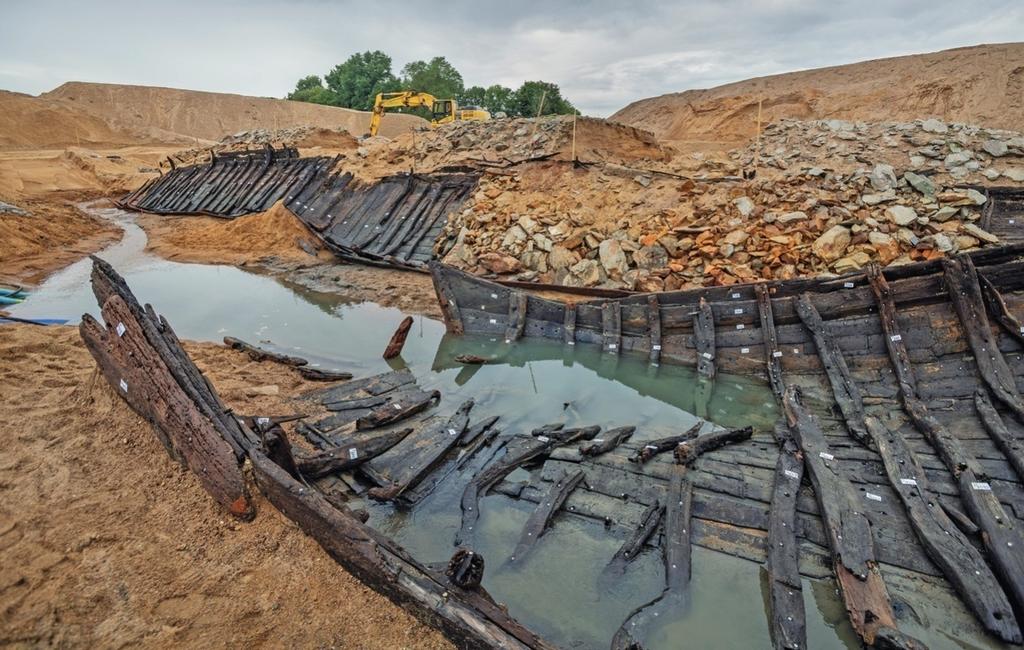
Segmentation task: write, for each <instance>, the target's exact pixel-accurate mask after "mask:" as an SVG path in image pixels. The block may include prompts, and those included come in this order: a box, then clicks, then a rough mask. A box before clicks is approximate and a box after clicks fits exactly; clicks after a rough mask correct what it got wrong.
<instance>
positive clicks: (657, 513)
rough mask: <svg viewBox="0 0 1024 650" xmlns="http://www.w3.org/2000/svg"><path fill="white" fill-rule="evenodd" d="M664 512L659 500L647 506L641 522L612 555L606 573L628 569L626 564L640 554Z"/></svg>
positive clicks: (612, 573)
mask: <svg viewBox="0 0 1024 650" xmlns="http://www.w3.org/2000/svg"><path fill="white" fill-rule="evenodd" d="M664 514H665V507H664V506H663V505H662V504H661V503H659V502H658V501H655V502H654V503H652V504H651V505H649V506H647V509H645V510H644V513H643V515H641V517H640V523H639V524H638V525H637V527H636V528H635V529H634V530H633V532H632V534H631V535H630V536H629V537H628V538H627V539H626V541H625V542H623V543H622V546H620V547H619V550H617V551H615V555H613V556H612V559H611V560H610V561H609V562H608V565H607V566H605V568H604V573H606V574H611V575H616V574H621V573H623V572H624V571H625V570H626V565H628V564H629V563H630V562H632V561H633V560H634V559H635V558H636V556H637V555H639V554H640V551H641V550H643V547H644V544H646V543H647V540H649V539H650V538H651V536H652V535H653V534H654V531H656V530H657V529H658V524H660V523H661V518H662V516H663V515H664Z"/></svg>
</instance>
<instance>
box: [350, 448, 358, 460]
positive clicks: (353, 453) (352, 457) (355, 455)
mask: <svg viewBox="0 0 1024 650" xmlns="http://www.w3.org/2000/svg"><path fill="white" fill-rule="evenodd" d="M348 457H349V459H350V460H356V459H358V458H359V450H358V449H356V448H355V447H349V450H348Z"/></svg>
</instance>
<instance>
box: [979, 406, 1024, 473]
mask: <svg viewBox="0 0 1024 650" xmlns="http://www.w3.org/2000/svg"><path fill="white" fill-rule="evenodd" d="M974 406H975V409H976V410H977V411H978V416H979V417H980V418H981V422H982V424H984V425H985V430H986V431H988V435H989V437H991V438H992V440H993V442H995V443H996V446H997V447H999V450H1000V451H1002V452H1003V454H1004V455H1005V456H1006V460H1007V461H1009V463H1010V465H1011V466H1012V467H1013V469H1014V471H1015V472H1017V478H1018V479H1020V480H1021V481H1024V441H1022V440H1021V439H1020V438H1018V437H1017V436H1015V435H1014V434H1012V433H1010V430H1009V429H1008V428H1007V427H1006V424H1005V423H1004V422H1003V418H1002V416H1001V415H999V411H997V410H996V407H995V404H993V403H992V400H991V399H990V398H989V396H988V390H987V389H986V388H985V387H984V386H978V388H977V390H975V391H974Z"/></svg>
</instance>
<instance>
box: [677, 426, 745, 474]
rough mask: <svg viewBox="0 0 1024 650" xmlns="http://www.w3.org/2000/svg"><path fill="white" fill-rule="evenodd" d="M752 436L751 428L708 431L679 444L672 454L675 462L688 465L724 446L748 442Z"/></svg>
mask: <svg viewBox="0 0 1024 650" xmlns="http://www.w3.org/2000/svg"><path fill="white" fill-rule="evenodd" d="M752 435H754V428H753V427H743V428H741V429H722V430H719V431H710V432H708V433H705V434H703V435H699V436H697V437H695V438H692V439H689V440H685V441H683V442H680V443H679V444H678V445H677V446H676V449H675V452H673V455H674V456H675V458H676V462H677V463H679V464H681V465H689V464H690V463H692V462H693V461H695V460H697V458H699V457H700V455H701V454H703V453H706V452H709V451H714V450H715V449H720V448H722V447H724V446H726V445H731V444H735V443H737V442H742V441H744V440H750V436H752Z"/></svg>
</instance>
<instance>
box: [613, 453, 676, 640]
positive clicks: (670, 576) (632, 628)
mask: <svg viewBox="0 0 1024 650" xmlns="http://www.w3.org/2000/svg"><path fill="white" fill-rule="evenodd" d="M686 471H687V470H686V467H685V466H684V465H676V466H675V467H674V468H673V470H672V477H671V479H670V481H669V485H668V492H667V493H666V495H665V499H666V502H667V505H666V507H665V534H664V540H663V541H662V545H661V549H662V559H663V561H664V565H665V588H664V589H663V590H662V592H661V593H660V594H659V595H658V596H657V597H656V598H655V599H654V600H651V601H649V602H647V603H644V604H643V605H641V606H640V607H638V608H636V609H634V610H633V611H632V612H630V614H629V616H627V617H626V620H625V621H623V623H622V625H621V626H620V627H619V629H618V630H617V631H616V632H615V636H614V637H613V638H612V644H611V647H612V650H628V649H631V648H639V647H642V640H643V633H644V630H645V628H647V627H648V626H650V625H651V624H652V623H653V622H654V621H656V620H658V619H659V618H661V616H662V614H665V615H669V614H670V613H671V612H673V611H678V610H680V609H682V608H683V607H684V605H685V602H686V599H687V597H688V594H687V586H688V585H689V583H690V511H691V507H692V505H693V484H692V483H690V481H688V480H686Z"/></svg>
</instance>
